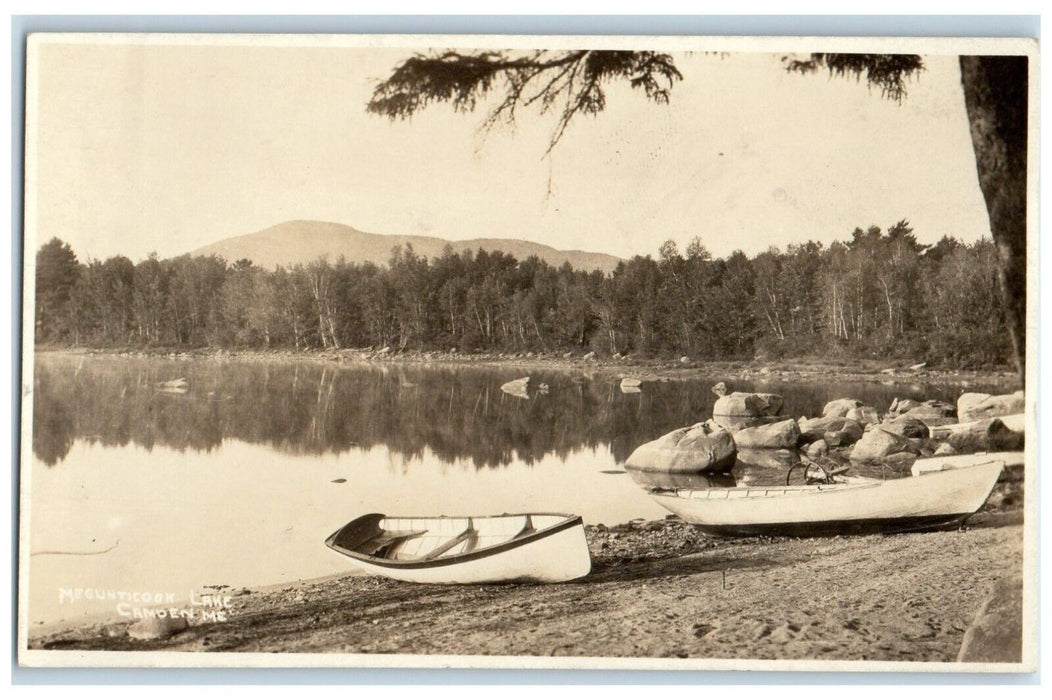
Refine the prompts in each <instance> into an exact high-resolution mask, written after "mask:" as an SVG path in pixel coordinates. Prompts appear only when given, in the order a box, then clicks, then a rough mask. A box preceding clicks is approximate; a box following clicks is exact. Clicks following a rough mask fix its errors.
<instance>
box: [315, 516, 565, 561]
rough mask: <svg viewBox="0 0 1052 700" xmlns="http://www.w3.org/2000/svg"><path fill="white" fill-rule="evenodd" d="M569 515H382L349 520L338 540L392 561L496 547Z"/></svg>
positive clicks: (349, 548) (343, 546)
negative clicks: (444, 516)
mask: <svg viewBox="0 0 1052 700" xmlns="http://www.w3.org/2000/svg"><path fill="white" fill-rule="evenodd" d="M564 520H566V516H562V515H547V514H542V515H538V514H521V515H497V516H485V517H464V518H400V517H386V516H383V515H380V514H373V515H368V516H363V517H361V518H358V519H357V520H355V521H353V522H351V523H348V525H347V526H345V527H344V528H343V529H342V530H340V531H339V532H338V533H337V534H336V536H335V538H334V539H333V541H332V543H331V544H332V545H333V546H335V547H338V548H340V549H343V550H346V551H348V552H354V553H357V554H361V555H364V556H368V557H374V558H378V559H387V560H389V561H430V560H434V559H439V558H443V557H453V556H457V555H461V554H467V553H469V552H475V551H479V550H482V549H486V548H488V547H494V546H497V545H500V544H504V543H505V542H510V541H512V540H516V539H519V538H522V537H525V536H527V535H529V534H532V533H534V532H537V531H538V530H543V529H545V528H548V527H551V526H553V525H556V524H558V523H560V522H562V521H564Z"/></svg>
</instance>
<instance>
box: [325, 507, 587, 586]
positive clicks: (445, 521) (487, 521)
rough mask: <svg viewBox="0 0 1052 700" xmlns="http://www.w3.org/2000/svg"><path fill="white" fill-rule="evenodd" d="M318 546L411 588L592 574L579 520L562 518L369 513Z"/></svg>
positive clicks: (555, 579) (551, 579)
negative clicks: (427, 584)
mask: <svg viewBox="0 0 1052 700" xmlns="http://www.w3.org/2000/svg"><path fill="white" fill-rule="evenodd" d="M325 544H326V545H327V546H328V547H330V548H331V549H333V550H335V551H337V552H339V553H340V554H343V555H345V556H347V557H350V558H351V559H352V560H354V562H355V563H356V564H357V565H358V566H359V567H360V568H362V569H364V570H365V571H367V572H368V573H371V574H376V575H378V576H387V577H389V578H394V579H398V580H400V581H411V582H414V583H496V582H507V581H516V582H530V581H532V582H543V583H555V582H560V581H572V580H573V579H577V578H581V577H582V576H585V575H586V574H588V572H589V571H591V568H592V560H591V555H590V554H589V552H588V542H587V540H586V539H585V534H584V523H583V522H582V520H581V517H580V516H578V515H565V514H561V513H521V514H510V515H509V514H505V515H491V516H475V517H444V516H443V517H422V518H417V517H391V516H386V515H382V514H380V513H371V514H369V515H363V516H362V517H360V518H357V519H355V520H352V521H351V522H349V523H347V524H346V525H344V526H343V527H342V528H340V529H339V530H337V531H336V532H334V533H333V534H332V535H330V536H329V537H328V539H326V540H325Z"/></svg>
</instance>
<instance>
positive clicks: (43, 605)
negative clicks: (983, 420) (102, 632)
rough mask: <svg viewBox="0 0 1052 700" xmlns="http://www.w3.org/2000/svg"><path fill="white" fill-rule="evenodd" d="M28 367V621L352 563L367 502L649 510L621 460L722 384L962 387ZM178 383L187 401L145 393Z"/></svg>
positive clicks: (594, 517) (792, 403)
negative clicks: (118, 599)
mask: <svg viewBox="0 0 1052 700" xmlns="http://www.w3.org/2000/svg"><path fill="white" fill-rule="evenodd" d="M34 371H35V377H34V407H33V420H34V430H33V444H32V450H33V461H32V473H31V488H32V498H31V508H30V511H29V512H30V533H29V535H30V536H29V541H30V546H31V551H32V556H31V558H30V562H31V563H30V608H29V613H30V620H31V622H32V623H33V624H35V625H39V624H41V623H48V622H54V621H58V620H67V619H68V620H72V619H75V618H78V617H81V616H84V615H89V614H97V613H100V612H112V611H113V610H114V608H115V602H114V601H112V600H103V601H98V600H85V599H84V598H83V595H82V597H81V599H80V600H74V601H70V600H69V591H71V590H75V589H78V588H80V589H95V590H98V591H128V592H140V591H141V592H147V591H149V592H157V593H164V594H171V595H173V596H174V597H175V598H177V599H179V600H182V599H185V598H187V597H188V596H189V594H190V591H191V589H197V590H198V591H200V590H201V587H202V586H205V585H218V584H222V585H229V586H235V587H237V586H249V587H251V586H255V585H262V584H270V583H279V582H283V581H291V580H295V579H300V578H304V577H314V576H323V575H328V574H335V573H340V572H344V571H347V570H348V569H349V568H351V567H350V565H349V564H348V562H347V561H346V560H345V559H343V558H342V557H340V556H338V555H336V554H335V553H333V552H331V551H330V550H328V549H327V548H325V546H324V545H323V540H324V538H325V537H326V536H327V535H328V534H329V533H331V532H332V531H333V530H335V529H336V528H338V527H339V526H340V525H342V524H344V523H345V522H347V521H348V520H350V519H352V518H354V517H356V516H358V515H361V514H363V513H368V512H387V513H392V514H406V515H430V514H472V513H474V514H484V513H502V512H516V511H528V510H548V511H564V512H573V513H580V514H581V515H582V516H584V518H585V521H586V522H589V523H600V522H603V523H607V524H612V523H617V522H624V521H627V520H630V519H632V518H637V517H641V518H657V517H662V516H663V515H664V514H665V511H664V510H663V509H661V508H660V507H659V506H657V505H656V504H655V503H654V502H653V501H652V500H650V498H649V497H648V496H647V495H646V494H645V492H644V491H643V490H642V488H640V486H639V485H637V484H636V483H635V482H634V481H633V480H632V479H631V478H629V475H626V474H625V473H623V466H622V465H623V463H624V460H625V458H626V457H628V455H629V454H630V453H631V451H632V450H633V449H635V447H636V446H638V445H639V444H641V443H643V442H646V441H648V440H651V439H653V438H655V437H658V436H660V435H662V434H664V433H666V432H668V431H670V430H672V429H674V428H677V427H680V426H683V425H689V424H691V423H694V422H697V421H698V420H704V419H706V418H708V417H709V416H711V411H712V405H713V403H714V401H715V399H716V397H715V395H713V394H712V393H711V391H710V387H711V386H712V384H713V383H714V382H716V381H719V380H723V381H726V382H727V383H728V385H729V386H730V387H731V388H732V390H745V391H748V390H756V391H770V392H775V393H779V394H782V395H783V396H784V397H785V411H786V413H787V414H788V415H791V416H800V415H817V414H819V413H820V412H821V409H822V406H823V405H824V404H825V402H826V401H828V400H830V399H834V398H842V397H854V398H858V399H861V400H863V401H865V402H866V403H869V404H871V405H874V406H876V407H877V408H878V409H879V410H881V411H883V410H885V409H886V408H887V406H888V405H889V404H890V403H891V401H892V399H893V398H895V397H900V398H904V397H910V398H939V399H945V400H951V401H952V400H955V399H956V397H957V396H958V395H959V394H960V393H961V391H962V390H964V387H963V386H962V385H960V384H941V385H923V384H900V385H895V386H888V385H882V384H879V383H821V384H820V383H813V382H812V383H787V382H764V383H759V382H742V381H737V380H736V379H735V378H734V377H712V378H708V379H705V380H697V381H690V382H663V383H646V384H644V385H643V389H642V391H641V392H640V393H637V394H623V393H622V392H621V391H620V390H619V388H618V381H617V380H615V379H608V378H598V377H589V376H588V375H586V374H581V373H570V372H566V373H563V372H533V373H532V376H533V377H534V378H536V379H538V380H539V381H544V382H546V383H548V384H549V386H550V391H549V393H548V394H547V395H541V396H537V397H534V398H533V399H529V400H527V399H522V398H518V397H515V396H510V395H507V394H504V393H502V392H501V391H500V386H501V384H503V383H504V382H506V381H509V380H511V379H515V378H517V377H518V376H521V375H522V374H523V371H522V370H521V369H518V370H516V369H511V370H497V369H484V368H463V367H461V368H448V367H443V368H425V367H411V366H406V367H399V366H379V365H354V366H336V365H331V364H329V365H324V364H317V363H312V362H303V361H290V362H278V361H266V362H247V361H246V362H241V361H237V360H227V361H217V360H201V359H198V360H169V359H160V358H158V359H128V358H113V357H77V356H67V355H42V356H40V357H38V358H37V360H36V364H35V370H34ZM177 378H185V379H186V382H187V388H186V391H185V392H180V393H175V392H167V391H163V390H160V389H159V388H158V386H157V385H158V383H160V382H164V381H169V380H173V379H177ZM967 389H968V390H979V391H995V390H996V391H1001V390H1003V389H1004V387H1000V386H990V385H974V384H973V385H971V386H968V387H967ZM782 461H784V460H782ZM750 462H752V463H753V464H746V463H744V462H742V463H740V464H739V465H738V466H737V467H736V468H735V472H734V473H735V476H736V478H738V480H739V482H747V483H753V482H760V481H764V480H765V479H766V480H770V481H772V482H773V481H777V480H778V479H780V478H782V476H783V475H784V469H783V468H781V464H780V461H779V459H778V458H777V457H775V456H773V455H761V456H760V457H759V458H755V457H754V458H751V459H750ZM757 463H760V464H767V465H768V466H767V467H761V466H753V465H754V464H757ZM63 590H65V591H66V593H65V594H63V593H62V592H63ZM93 595H94V594H93Z"/></svg>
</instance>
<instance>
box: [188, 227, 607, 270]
mask: <svg viewBox="0 0 1052 700" xmlns="http://www.w3.org/2000/svg"><path fill="white" fill-rule="evenodd" d="M406 244H411V245H412V246H413V250H414V251H415V252H416V253H417V254H418V255H422V256H424V257H426V258H428V259H431V258H435V257H438V256H440V255H441V254H442V249H443V248H445V246H446V245H452V246H453V250H455V251H457V252H460V251H462V250H464V249H469V250H472V251H476V250H478V249H479V248H482V249H484V250H490V251H495V250H499V251H501V252H503V253H509V254H511V255H514V256H515V257H516V258H517V259H518V260H525V259H526V258H528V257H529V256H531V255H536V256H537V257H538V258H540V259H541V260H544V261H546V262H548V263H549V264H551V265H555V266H559V265H562V264H563V263H564V262H569V263H570V265H572V266H573V267H574V269H575V270H588V271H591V270H596V269H598V270H602V271H603V272H610V271H611V270H613V269H614V268H615V267H617V263H618V262H620V261H621V259H620V258H617V257H614V256H613V255H606V254H605V253H588V252H585V251H580V250H556V249H555V248H552V247H550V246H546V245H541V244H539V243H530V242H529V241H523V240H516V239H503V238H473V239H471V240H467V241H447V240H445V239H443V238H434V237H431V236H387V235H381V234H376V233H365V232H363V231H358V230H357V229H354V228H351V227H350V226H344V225H343V224H334V223H329V222H326V221H286V222H285V223H282V224H278V225H277V226H271V227H270V228H267V229H263V230H262V231H258V232H256V233H249V234H245V235H243V236H234V237H233V238H225V239H223V240H221V241H219V242H217V243H212V244H210V245H206V246H204V247H201V248H198V249H197V250H194V251H191V253H190V254H191V255H213V254H214V255H218V256H220V257H222V258H224V259H226V260H227V261H228V262H234V261H236V260H240V259H242V258H248V259H249V260H251V261H252V262H253V263H255V264H256V265H257V266H259V267H263V268H267V269H272V268H274V267H277V266H278V265H294V264H296V263H308V262H311V261H312V260H316V259H318V258H319V257H321V256H327V257H328V259H329V260H330V261H332V262H335V261H336V260H337V259H338V258H339V257H340V256H341V255H342V256H343V257H344V258H345V259H346V260H347V261H348V262H357V263H363V262H373V263H376V264H377V265H386V264H387V262H388V260H389V259H390V257H391V249H392V248H393V247H395V246H396V245H402V246H404V245H406Z"/></svg>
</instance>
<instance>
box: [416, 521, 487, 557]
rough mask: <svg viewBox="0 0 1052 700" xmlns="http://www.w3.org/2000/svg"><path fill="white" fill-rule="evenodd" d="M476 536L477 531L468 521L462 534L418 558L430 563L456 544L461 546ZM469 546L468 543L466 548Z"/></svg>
mask: <svg viewBox="0 0 1052 700" xmlns="http://www.w3.org/2000/svg"><path fill="white" fill-rule="evenodd" d="M477 536H478V531H477V530H475V527H474V525H472V524H471V521H470V520H469V521H468V526H467V528H466V529H465V530H464V531H463V532H461V533H460V534H459V535H457V536H456V537H453V538H452V539H449V540H446V541H445V542H443V543H442V544H440V545H438V546H437V547H435V548H434V549H432V550H431V551H430V552H428V553H427V554H425V555H424V556H422V557H420V558H421V559H423V560H424V561H430V560H432V559H437V558H438V557H440V556H442V555H443V554H445V553H446V552H448V551H449V550H451V549H453V548H454V547H456V546H457V545H458V544H461V543H462V542H467V541H468V540H470V539H472V538H475V537H477ZM470 546H471V545H470V543H469V544H468V547H470ZM465 549H467V548H465Z"/></svg>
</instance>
